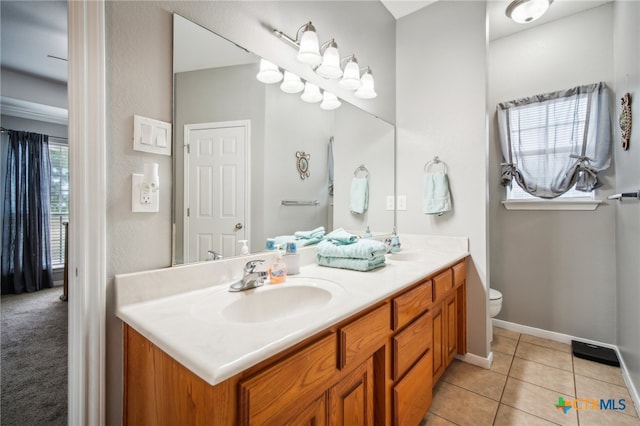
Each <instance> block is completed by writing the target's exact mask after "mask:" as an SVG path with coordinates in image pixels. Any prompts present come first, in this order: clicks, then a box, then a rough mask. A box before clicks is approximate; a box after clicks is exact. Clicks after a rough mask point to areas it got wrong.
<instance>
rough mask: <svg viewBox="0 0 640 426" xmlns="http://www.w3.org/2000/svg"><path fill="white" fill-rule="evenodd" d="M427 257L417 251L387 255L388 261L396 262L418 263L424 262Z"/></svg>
mask: <svg viewBox="0 0 640 426" xmlns="http://www.w3.org/2000/svg"><path fill="white" fill-rule="evenodd" d="M426 258H427V255H426V254H425V253H421V252H418V251H400V252H398V253H389V254H388V257H387V259H388V260H398V261H404V262H420V261H423V260H426Z"/></svg>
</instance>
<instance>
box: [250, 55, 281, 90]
mask: <svg viewBox="0 0 640 426" xmlns="http://www.w3.org/2000/svg"><path fill="white" fill-rule="evenodd" d="M256 78H257V79H258V81H260V82H262V83H265V84H271V83H277V82H279V81H280V80H282V73H281V72H280V70H279V69H278V67H277V66H276V65H275V64H273V63H271V62H269V61H267V60H266V59H260V71H258V74H257V75H256Z"/></svg>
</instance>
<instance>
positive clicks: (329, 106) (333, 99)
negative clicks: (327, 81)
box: [320, 90, 342, 111]
mask: <svg viewBox="0 0 640 426" xmlns="http://www.w3.org/2000/svg"><path fill="white" fill-rule="evenodd" d="M340 105H342V102H340V99H338V97H337V96H336V95H334V94H333V93H331V92H327V91H326V90H325V91H324V92H323V93H322V103H321V104H320V108H321V109H323V110H325V111H331V110H333V109H336V108H340Z"/></svg>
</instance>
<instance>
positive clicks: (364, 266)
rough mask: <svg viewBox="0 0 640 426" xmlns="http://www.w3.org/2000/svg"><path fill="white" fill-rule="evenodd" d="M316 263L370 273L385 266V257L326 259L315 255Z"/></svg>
mask: <svg viewBox="0 0 640 426" xmlns="http://www.w3.org/2000/svg"><path fill="white" fill-rule="evenodd" d="M316 261H317V262H318V265H320V266H328V267H331V268H341V269H352V270H354V271H362V272H366V271H371V270H373V269H377V268H380V267H382V266H384V265H385V263H384V262H385V257H384V255H382V256H376V257H373V258H371V259H347V258H344V257H326V256H322V255H320V254H316Z"/></svg>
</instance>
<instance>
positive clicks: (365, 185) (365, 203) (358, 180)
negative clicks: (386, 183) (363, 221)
mask: <svg viewBox="0 0 640 426" xmlns="http://www.w3.org/2000/svg"><path fill="white" fill-rule="evenodd" d="M350 207H351V213H355V214H363V213H364V212H366V211H367V208H369V181H368V180H367V178H366V177H354V178H353V180H352V181H351V205H350Z"/></svg>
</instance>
